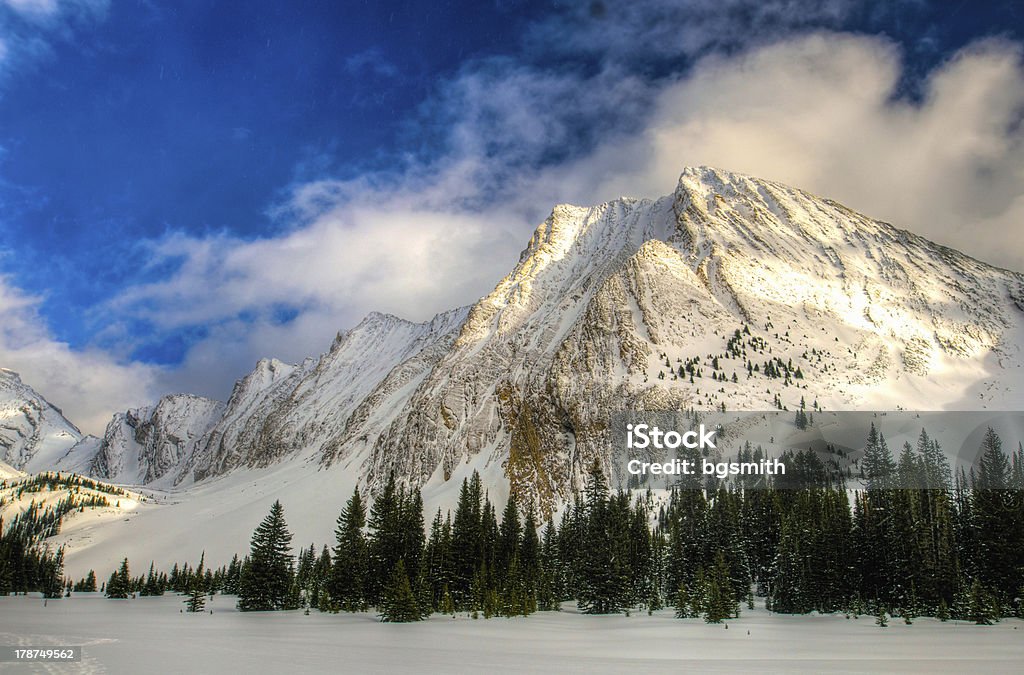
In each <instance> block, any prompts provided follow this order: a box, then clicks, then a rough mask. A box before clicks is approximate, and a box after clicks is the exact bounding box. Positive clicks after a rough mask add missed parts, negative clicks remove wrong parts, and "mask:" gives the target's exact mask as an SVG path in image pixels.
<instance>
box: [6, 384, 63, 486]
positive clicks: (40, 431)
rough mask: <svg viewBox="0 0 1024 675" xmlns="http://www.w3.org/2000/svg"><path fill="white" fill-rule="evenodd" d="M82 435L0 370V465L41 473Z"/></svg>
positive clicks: (26, 388)
mask: <svg viewBox="0 0 1024 675" xmlns="http://www.w3.org/2000/svg"><path fill="white" fill-rule="evenodd" d="M81 439H82V432H80V431H79V430H78V427H76V426H75V425H74V424H72V423H71V422H69V421H68V420H67V418H65V417H64V414H63V413H62V412H61V411H60V409H59V408H57V407H56V406H54V405H53V404H52V403H50V402H49V401H47V400H46V399H44V398H43V397H42V396H40V395H39V394H38V393H37V392H36V391H35V390H34V389H32V387H30V386H29V385H27V384H25V383H23V382H22V381H21V377H19V376H18V374H17V373H15V372H14V371H12V370H8V369H6V368H0V461H3V462H5V463H7V464H9V465H10V466H11V467H13V468H14V469H19V470H22V471H27V472H30V473H31V472H35V471H43V470H45V469H48V468H51V467H53V466H55V465H56V464H57V462H58V461H59V460H60V458H61V457H63V456H64V454H65V453H66V452H67V451H68V448H70V447H71V446H72V445H74V444H75V443H77V442H79V441H80V440H81Z"/></svg>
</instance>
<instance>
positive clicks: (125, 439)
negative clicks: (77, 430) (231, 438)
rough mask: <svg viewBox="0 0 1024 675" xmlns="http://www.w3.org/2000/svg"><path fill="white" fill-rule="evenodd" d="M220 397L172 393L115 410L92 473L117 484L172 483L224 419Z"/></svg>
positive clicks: (95, 458) (92, 466)
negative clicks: (146, 404) (145, 404)
mask: <svg viewBox="0 0 1024 675" xmlns="http://www.w3.org/2000/svg"><path fill="white" fill-rule="evenodd" d="M223 411H224V404H223V403H221V402H220V401H214V400H212V399H208V398H203V397H202V396H192V395H189V394H174V395H171V396H164V397H163V398H161V399H160V401H159V402H158V403H157V404H156V405H155V406H153V407H143V408H135V409H132V410H128V411H126V412H123V413H118V414H116V415H114V418H113V419H112V420H110V423H109V424H107V428H106V431H105V432H104V434H103V440H102V442H101V443H100V445H99V448H98V451H97V453H96V455H95V457H94V458H93V460H92V463H91V465H90V467H89V474H90V475H92V476H96V477H98V478H102V479H104V480H109V481H112V482H115V483H130V484H154V483H156V484H160V485H165V484H172V483H174V482H176V480H175V479H176V477H177V472H178V471H179V470H180V469H181V467H182V466H184V465H187V464H188V463H189V462H190V461H191V460H192V458H193V457H194V455H195V454H196V450H197V449H198V448H199V447H200V444H201V443H202V441H204V440H205V438H206V436H207V433H208V432H209V430H210V429H211V428H212V427H213V425H214V424H216V422H217V420H219V419H220V417H221V415H222V414H223Z"/></svg>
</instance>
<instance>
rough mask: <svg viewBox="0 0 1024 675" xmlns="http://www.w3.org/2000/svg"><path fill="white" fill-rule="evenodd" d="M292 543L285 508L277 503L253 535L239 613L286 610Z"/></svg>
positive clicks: (241, 587)
mask: <svg viewBox="0 0 1024 675" xmlns="http://www.w3.org/2000/svg"><path fill="white" fill-rule="evenodd" d="M291 540H292V535H291V533H290V532H288V525H287V523H286V522H285V519H284V508H283V507H282V506H281V502H280V501H275V502H274V504H273V506H271V507H270V513H269V514H268V515H267V517H266V518H264V520H263V522H262V523H260V525H259V526H258V527H257V528H256V531H255V532H254V533H253V535H252V545H251V547H250V552H249V558H248V559H247V564H245V565H244V566H243V570H242V576H241V579H240V581H239V593H238V609H239V610H241V611H243V612H251V611H267V610H276V609H284V607H285V605H286V603H287V598H288V591H289V588H290V586H291V581H292V579H291V577H292V571H291V563H292V555H291V553H290V544H291Z"/></svg>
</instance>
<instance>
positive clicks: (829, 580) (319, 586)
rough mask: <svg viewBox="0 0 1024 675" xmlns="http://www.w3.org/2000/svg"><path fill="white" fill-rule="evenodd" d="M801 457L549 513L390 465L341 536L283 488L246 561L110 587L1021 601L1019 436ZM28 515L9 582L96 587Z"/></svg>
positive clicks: (721, 612) (1015, 610)
mask: <svg viewBox="0 0 1024 675" xmlns="http://www.w3.org/2000/svg"><path fill="white" fill-rule="evenodd" d="M746 452H747V453H749V452H750V451H749V448H748V449H747V450H746ZM754 454H755V456H756V454H757V453H756V452H755V453H754ZM788 461H789V463H790V466H792V467H793V470H792V471H790V472H788V473H787V475H786V476H785V477H784V478H783V477H777V478H776V479H775V482H774V483H771V484H767V485H765V484H763V483H761V484H756V485H755V484H752V483H744V481H742V480H741V481H738V482H733V483H729V484H726V483H724V482H719V483H715V482H712V483H702V482H701V480H700V479H692V480H691V483H690V484H685V483H683V484H679V485H677V486H676V487H675V488H673V489H672V490H671V491H669V493H668V495H667V499H660V500H659V499H656V498H655V495H654V494H653V493H652V491H650V490H642V489H634V490H630V491H619V490H613V489H612V488H611V487H610V486H609V484H608V480H607V477H606V476H605V474H604V472H603V471H602V469H601V467H600V465H599V464H596V463H595V464H594V465H593V466H592V467H591V469H590V471H589V473H588V476H587V480H586V484H585V487H584V489H583V490H582V491H581V492H580V493H579V494H578V495H577V497H576V498H575V500H574V501H573V502H572V503H571V504H569V505H568V506H566V507H565V508H563V509H562V510H561V512H560V514H559V515H558V516H557V518H553V519H552V520H551V522H547V523H546V524H545V523H542V522H541V520H540V516H539V515H538V514H537V513H536V512H535V511H534V510H533V509H532V508H530V507H528V506H527V507H524V506H523V505H521V504H518V503H517V502H516V500H515V499H514V498H509V499H508V501H507V502H506V503H505V504H504V505H496V504H494V503H493V502H492V501H491V500H490V498H489V496H488V494H487V492H486V491H485V490H484V487H483V485H482V483H481V479H480V477H479V475H477V474H476V473H474V474H473V476H472V477H471V478H469V479H466V480H464V481H463V483H462V485H461V490H460V493H459V499H458V503H457V505H456V507H455V510H454V512H441V511H440V510H439V511H437V512H435V513H433V514H425V513H424V510H423V501H422V499H421V496H420V493H419V491H418V490H417V489H408V488H406V487H403V486H401V485H399V484H398V483H397V482H396V480H395V479H394V477H392V478H391V479H389V480H388V482H387V484H386V485H385V487H384V488H383V490H382V491H381V492H380V494H378V495H377V496H376V498H375V499H374V500H373V502H372V506H371V507H370V508H369V510H368V511H367V509H366V507H365V502H364V497H363V495H361V494H360V492H359V491H358V490H356V491H355V492H354V493H353V494H352V496H351V498H350V499H349V500H348V502H347V503H346V505H345V507H344V508H343V509H342V511H341V513H340V514H339V515H338V517H337V520H336V528H335V540H334V541H333V542H332V543H331V545H330V546H328V545H323V546H321V547H320V548H319V549H318V548H317V546H315V545H310V546H309V547H308V548H302V549H299V550H298V551H297V553H296V552H295V551H293V549H292V547H291V534H290V533H289V531H288V527H287V522H286V520H285V511H284V506H283V505H282V504H281V503H280V502H275V503H274V505H273V507H272V508H271V510H270V513H269V514H268V515H267V517H266V519H264V521H263V522H262V523H260V524H259V526H258V527H257V528H256V530H255V531H254V533H253V536H252V542H251V549H250V551H249V552H248V554H247V555H245V556H243V557H239V556H235V558H234V559H233V560H232V561H231V562H230V564H228V565H225V566H223V567H221V568H219V569H210V568H207V567H206V566H205V561H203V560H200V562H199V563H198V564H197V565H195V566H193V565H190V564H189V563H185V562H183V563H181V564H176V565H174V567H173V569H172V570H170V572H169V573H168V572H163V571H157V570H156V569H155V568H154V566H153V565H150V566H149V570H148V573H147V574H145V575H142V576H138V577H133V576H132V573H131V571H130V567H129V562H128V560H124V561H123V562H122V564H121V565H120V567H119V568H118V569H117V570H114V571H113V572H112V573H111V575H110V577H109V579H108V581H107V582H106V584H105V593H106V595H107V596H108V597H111V598H126V597H130V596H133V595H135V594H139V595H160V594H163V593H164V592H166V591H172V592H176V593H180V594H182V595H185V596H188V597H187V598H186V600H185V603H186V606H187V609H188V611H203V607H204V601H203V598H204V596H206V595H208V594H210V595H212V594H215V593H223V594H234V595H237V596H238V601H237V602H238V607H239V609H241V610H243V611H267V610H286V609H303V608H305V609H306V610H307V611H308V610H309V609H315V610H319V611H323V612H340V611H348V612H354V611H365V610H369V609H372V610H373V611H375V612H376V613H377V616H379V618H380V619H381V620H382V621H387V622H406V621H416V620H420V619H422V618H424V617H426V616H429V615H431V614H435V613H440V614H448V615H456V614H465V615H470V616H472V617H474V618H490V617H498V616H516V615H528V614H531V613H533V612H536V611H557V610H559V608H560V607H561V606H562V605H563V603H566V602H575V603H576V604H577V606H578V607H579V609H580V611H582V612H584V613H591V614H609V613H622V612H630V611H640V610H643V611H652V612H653V611H657V610H661V609H667V608H673V609H674V610H675V616H677V617H679V618H698V617H699V618H701V619H703V620H704V621H707V622H709V623H719V622H724V621H728V620H729V619H730V618H734V617H737V616H739V615H740V613H741V612H742V610H743V607H752V606H753V603H755V602H758V603H763V605H764V606H765V607H766V608H767V609H769V610H770V611H773V612H778V613H787V614H800V613H808V612H827V613H833V612H840V613H846V614H848V615H851V614H852V615H870V616H876V617H881V619H879V621H880V622H881V623H879V625H885V618H886V617H887V616H893V617H896V616H899V617H904V619H905V620H906V621H907V622H910V621H911V620H912V619H913V618H914V617H917V616H934V617H938V618H939V619H942V620H947V619H958V620H966V621H971V622H974V623H978V624H989V623H992V622H994V621H998V620H999V618H1000V617H1005V616H1021V615H1024V603H1022V600H1021V598H1022V597H1024V587H1022V585H1024V582H1022V579H1024V450H1022V449H1021V447H1020V446H1019V445H1018V447H1017V448H1016V449H1015V450H1014V451H1013V452H1011V453H1009V454H1007V452H1005V451H1004V449H1003V447H1002V442H1001V439H1000V438H999V437H998V436H997V435H996V434H995V432H993V431H992V430H989V431H988V433H987V434H986V435H985V437H984V441H983V443H982V447H981V449H980V460H979V461H978V462H977V463H976V470H972V471H970V472H968V473H966V474H965V473H964V472H963V471H960V472H958V474H957V475H953V472H952V471H951V470H950V467H949V465H948V463H947V462H946V460H945V458H944V456H943V454H942V452H941V450H940V449H939V447H938V444H937V443H936V442H934V441H933V440H932V439H931V438H930V437H929V435H928V434H927V432H926V431H924V430H922V432H921V434H920V437H919V439H918V442H917V444H916V447H915V446H911V445H910V444H906V445H905V446H904V447H903V448H901V449H900V452H899V454H898V456H896V455H894V454H893V453H892V451H891V450H890V449H889V448H888V447H887V445H886V442H885V439H884V437H883V436H882V435H881V434H880V433H878V432H877V431H876V430H875V429H874V427H872V429H871V431H870V433H869V436H868V443H867V448H866V452H865V455H864V457H863V460H862V462H861V468H862V470H863V473H864V475H863V481H862V483H860V484H858V486H857V488H855V489H854V488H849V487H848V486H847V485H846V484H845V482H846V480H845V478H844V477H843V476H836V475H834V474H832V473H830V472H829V471H827V470H826V467H825V466H824V465H823V464H822V463H821V461H820V460H818V459H817V458H816V457H815V456H814V455H813V454H812V453H810V452H808V453H798V454H797V455H796V456H791V457H789V458H788ZM761 480H762V481H763V480H764V479H761ZM499 506H500V511H501V517H500V519H499V517H498V511H499ZM428 518H429V526H427V519H428ZM27 529H31V528H28V526H26V525H24V524H23V525H21V526H19V527H18V528H14V527H9V528H8V529H7V530H6V533H5V534H4V536H3V538H2V539H0V551H2V552H3V557H2V558H0V587H2V588H4V589H9V590H44V591H45V592H48V593H50V594H51V597H53V596H54V595H60V593H61V589H62V588H63V587H64V586H65V585H66V587H67V591H68V592H69V593H70V592H71V591H72V590H75V591H78V590H83V591H88V590H95V589H96V576H95V573H93V572H90V573H89V575H88V577H87V578H85V579H82V580H80V581H78V582H76V583H74V584H72V582H71V581H70V580H64V579H62V577H61V569H62V568H61V555H62V553H61V552H60V551H57V552H56V553H52V552H49V551H48V550H46V549H44V548H40V545H39V544H38V543H37V542H35V541H34V540H32V539H31V537H28V536H27V535H26V530H27Z"/></svg>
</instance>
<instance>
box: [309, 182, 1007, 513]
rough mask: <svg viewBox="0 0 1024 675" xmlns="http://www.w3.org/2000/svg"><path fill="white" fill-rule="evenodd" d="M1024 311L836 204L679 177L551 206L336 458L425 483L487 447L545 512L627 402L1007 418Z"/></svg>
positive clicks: (971, 273) (330, 452)
mask: <svg viewBox="0 0 1024 675" xmlns="http://www.w3.org/2000/svg"><path fill="white" fill-rule="evenodd" d="M1022 298H1024V279H1022V276H1021V275H1020V274H1017V273H1013V272H1008V271H1006V270H1001V269H997V268H994V267H991V266H989V265H986V264H984V263H980V262H978V261H976V260H973V259H971V258H969V257H967V256H965V255H963V254H961V253H958V252H956V251H953V250H950V249H948V248H944V247H942V246H939V245H936V244H934V243H932V242H929V241H927V240H925V239H922V238H920V237H917V236H915V235H913V234H910V233H908V232H904V231H902V230H898V229H896V228H894V227H892V226H890V225H888V224H886V223H881V222H878V221H874V220H871V219H870V218H867V217H865V216H862V215H860V214H857V213H854V212H852V211H850V210H849V209H847V208H845V207H843V206H841V205H840V204H837V203H835V202H833V201H830V200H827V199H821V198H818V197H815V196H813V195H811V194H808V193H806V192H803V191H800V190H796V189H792V188H789V187H786V186H784V185H780V184H778V183H774V182H770V181H764V180H757V179H754V178H750V177H747V176H741V175H737V174H732V173H726V172H722V171H717V170H715V169H710V168H697V169H688V170H686V171H685V172H684V173H683V174H682V176H681V178H680V180H679V184H678V188H677V190H676V191H675V193H674V194H672V195H670V196H668V197H665V198H662V199H658V200H654V201H649V200H633V199H620V200H616V201H613V202H609V203H606V204H602V205H600V206H596V207H592V208H580V207H574V206H565V205H563V206H558V207H556V208H555V209H554V211H553V213H552V214H551V216H550V217H549V218H548V219H547V220H546V221H545V222H544V223H543V224H541V226H540V227H538V228H537V230H536V232H535V234H534V236H533V238H532V240H531V241H530V244H529V246H528V247H527V249H526V250H525V251H524V252H523V253H522V255H521V258H520V261H519V264H518V265H517V266H516V268H515V269H514V270H513V271H512V272H511V273H510V274H509V275H508V276H506V277H505V278H504V279H503V280H502V281H501V282H500V283H499V284H498V286H497V288H495V290H494V291H493V292H492V293H491V294H490V295H488V296H487V297H485V298H483V299H482V300H481V301H480V302H478V303H477V304H476V305H474V306H473V308H472V309H471V311H470V313H469V315H468V317H467V319H466V321H465V322H464V324H463V325H462V327H461V329H460V331H459V335H458V338H457V339H456V340H455V343H454V345H453V346H452V348H451V349H450V350H449V351H448V352H447V353H445V354H444V355H443V357H442V358H441V359H440V360H439V361H438V362H437V364H436V365H435V366H433V367H432V368H431V369H430V372H429V373H428V374H427V375H426V376H425V377H424V378H423V379H422V381H421V382H420V383H419V384H418V385H417V387H416V389H415V391H414V392H412V393H411V395H409V396H408V397H407V398H406V399H405V401H404V403H403V404H402V409H401V411H400V412H398V413H397V414H391V415H390V416H389V417H388V418H387V420H388V421H387V423H386V426H385V425H384V424H383V423H378V424H376V425H369V426H366V427H363V428H362V429H361V430H360V434H361V435H362V437H363V438H365V439H366V440H365V441H363V442H362V444H361V445H360V444H357V443H354V442H353V440H354V439H353V437H352V434H349V435H348V436H347V437H345V438H342V439H339V440H338V441H335V442H333V443H329V444H328V446H327V447H326V448H325V450H326V451H327V456H326V459H327V461H328V462H330V461H332V460H337V459H342V458H347V457H351V456H353V455H356V454H357V453H359V452H362V451H364V450H363V448H364V447H365V448H367V449H368V450H367V452H368V456H367V457H365V458H364V459H363V460H362V461H363V468H364V471H366V472H367V476H368V478H369V480H371V481H373V480H374V479H377V480H379V479H380V476H382V475H386V472H387V471H388V470H391V469H395V470H396V471H397V474H398V475H400V476H409V477H411V478H412V480H413V482H422V481H425V480H427V478H428V477H429V476H431V475H432V474H434V473H435V471H437V470H438V469H440V470H441V471H442V472H443V474H444V475H446V476H447V475H448V474H449V473H450V472H451V471H452V470H453V469H454V467H455V466H457V465H458V464H459V463H460V462H462V461H463V460H464V459H466V458H469V457H474V456H476V455H483V456H484V457H485V458H486V461H487V462H499V463H501V465H502V467H503V469H504V474H505V476H506V477H507V479H508V480H509V481H510V482H511V484H512V489H513V490H514V491H516V492H519V493H520V494H521V496H524V497H527V496H529V497H533V498H536V499H538V500H539V501H540V502H541V503H542V504H544V505H546V506H553V505H554V504H555V503H557V502H558V501H559V500H560V499H564V498H565V497H567V496H568V495H569V494H570V491H571V490H573V489H575V488H576V487H578V486H579V479H580V478H581V477H582V474H583V471H584V470H585V468H586V467H587V465H588V464H589V463H590V461H592V459H593V458H598V459H600V460H602V461H604V462H608V459H609V458H608V448H609V446H610V442H611V437H610V434H609V429H608V425H609V420H610V418H611V416H612V414H613V413H614V412H616V411H619V410H624V409H678V408H681V407H690V406H693V407H696V408H698V409H699V408H706V409H713V408H718V407H720V406H721V405H723V404H724V405H726V406H727V407H728V408H730V409H741V408H746V409H771V408H774V407H775V406H776V396H778V397H779V400H781V402H782V403H783V405H788V406H789V407H791V408H794V407H795V406H797V405H798V404H799V401H800V399H801V397H803V398H805V399H806V401H807V404H808V405H811V403H812V401H815V400H817V401H818V402H819V404H820V405H822V406H827V407H829V408H831V409H842V408H873V409H887V408H896V407H900V406H902V407H905V408H912V409H913V408H917V409H943V408H955V409H975V408H978V409H981V408H985V407H1010V408H1014V407H1019V406H1020V405H1021V402H1022V399H1024V388H1022V387H1021V386H1020V385H1021V384H1022V383H1024V378H1022V373H1021V370H1020V367H1021V353H1020V345H1021V337H1024V333H1022V330H1021V329H1022V319H1024V300H1022ZM737 331H740V332H739V334H738V335H739V337H738V338H737V337H735V336H737ZM733 338H735V340H733ZM731 340H733V341H732V342H731ZM716 356H717V357H719V358H718V359H717V362H718V365H719V368H718V369H717V370H716V369H715V368H714V365H713V364H714V362H715V361H716V359H715V357H716ZM688 359H697V360H698V371H699V372H700V374H702V375H703V377H697V378H696V379H695V380H694V382H693V383H691V382H690V378H689V377H680V376H679V374H678V370H679V367H680V366H682V365H684V364H685V363H686V361H687V360H688ZM775 359H778V360H780V361H779V364H778V365H779V366H780V367H781V366H782V365H783V364H784V365H785V366H786V368H787V369H789V370H790V372H791V373H792V374H793V375H792V377H791V378H789V382H788V383H787V382H786V379H787V378H785V377H779V378H775V377H769V376H767V375H765V372H764V371H765V370H766V366H765V364H766V363H767V362H768V361H773V363H774V360H775ZM748 361H749V362H750V364H751V366H753V365H757V366H758V371H757V372H751V373H749V374H748V372H747V362H748ZM774 369H775V368H774V366H773V368H772V370H774ZM797 369H799V371H800V374H801V376H802V377H800V378H799V379H797V378H796V375H795V373H796V371H797ZM712 375H716V376H719V377H721V380H724V381H721V380H720V379H712ZM734 375H735V376H736V380H735V381H733V376H734ZM381 417H383V416H381ZM367 463H368V464H367Z"/></svg>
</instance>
